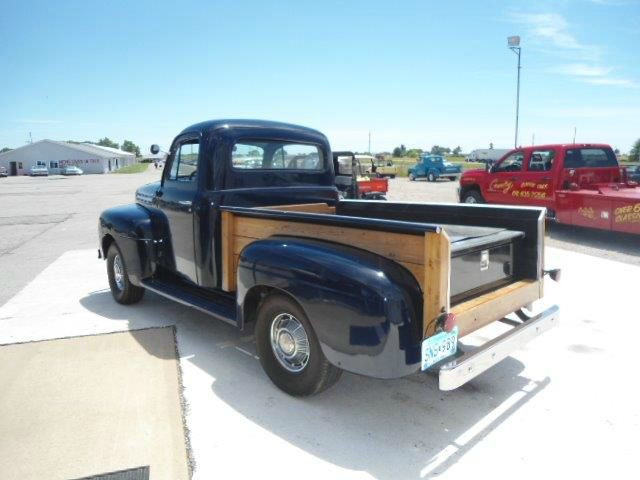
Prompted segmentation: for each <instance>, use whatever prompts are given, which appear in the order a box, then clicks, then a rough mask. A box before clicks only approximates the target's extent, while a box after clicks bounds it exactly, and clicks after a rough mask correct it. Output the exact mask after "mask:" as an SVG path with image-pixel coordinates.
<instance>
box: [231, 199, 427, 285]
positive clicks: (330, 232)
mask: <svg viewBox="0 0 640 480" xmlns="http://www.w3.org/2000/svg"><path fill="white" fill-rule="evenodd" d="M322 205H325V206H326V204H322ZM329 208H333V207H329ZM277 234H282V235H296V236H304V237H309V238H318V239H323V240H329V241H334V242H337V243H342V244H345V245H350V246H354V247H358V248H362V249H365V250H368V251H371V252H374V253H377V254H379V255H381V256H384V257H386V258H389V259H391V260H394V261H396V262H398V263H399V264H401V265H402V266H404V267H405V268H406V269H407V270H409V272H411V274H412V275H413V276H414V277H415V278H416V280H417V282H418V284H419V285H420V288H421V289H423V291H424V279H425V275H424V238H423V237H422V236H421V235H411V234H403V233H393V232H380V231H370V230H364V229H357V228H350V227H333V226H330V225H317V224H311V223H301V222H286V221H282V220H274V219H264V218H253V217H242V216H239V215H235V214H233V213H231V212H223V215H222V255H223V264H222V285H223V287H222V288H223V290H225V291H228V292H231V291H235V289H236V277H235V275H236V269H237V265H238V259H239V255H240V253H241V252H242V250H243V249H244V248H245V247H246V246H247V245H249V244H250V243H252V242H255V241H256V240H260V239H262V238H267V237H270V236H272V235H277Z"/></svg>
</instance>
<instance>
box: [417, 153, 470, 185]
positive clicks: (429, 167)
mask: <svg viewBox="0 0 640 480" xmlns="http://www.w3.org/2000/svg"><path fill="white" fill-rule="evenodd" d="M461 174H462V169H461V168H460V166H459V165H454V164H453V163H451V162H448V161H447V160H446V159H445V158H444V157H442V156H441V155H429V154H427V155H421V156H420V157H419V158H418V163H416V164H415V165H414V166H413V167H411V168H410V169H409V180H412V181H413V180H415V179H416V178H425V177H426V179H427V180H428V181H430V182H435V181H436V180H438V178H440V177H444V178H448V179H449V180H456V179H458V178H459V177H460V175H461Z"/></svg>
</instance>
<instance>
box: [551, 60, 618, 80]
mask: <svg viewBox="0 0 640 480" xmlns="http://www.w3.org/2000/svg"><path fill="white" fill-rule="evenodd" d="M611 70H613V69H612V68H608V67H598V66H594V65H587V64H586V63H572V64H569V65H562V66H560V67H558V68H556V69H555V71H556V72H557V73H562V74H564V75H572V76H575V77H602V76H605V75H608V74H609V73H611Z"/></svg>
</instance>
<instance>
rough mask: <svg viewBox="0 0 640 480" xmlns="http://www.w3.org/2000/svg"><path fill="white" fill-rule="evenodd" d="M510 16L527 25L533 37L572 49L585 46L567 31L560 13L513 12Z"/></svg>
mask: <svg viewBox="0 0 640 480" xmlns="http://www.w3.org/2000/svg"><path fill="white" fill-rule="evenodd" d="M512 18H513V20H514V21H515V22H516V23H520V24H522V25H525V26H526V27H528V28H529V30H530V32H531V33H532V34H533V35H534V36H535V37H538V38H539V39H540V40H546V41H549V42H551V43H552V44H553V45H554V46H556V47H560V48H569V49H574V50H582V49H586V48H587V47H586V45H583V44H582V43H580V42H579V41H578V39H577V38H576V37H575V36H574V35H573V34H571V33H570V32H569V24H568V23H567V21H566V20H565V19H564V17H563V16H562V15H559V14H557V13H514V14H513V15H512Z"/></svg>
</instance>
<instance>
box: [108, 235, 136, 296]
mask: <svg viewBox="0 0 640 480" xmlns="http://www.w3.org/2000/svg"><path fill="white" fill-rule="evenodd" d="M116 257H118V258H119V261H120V265H121V275H122V276H121V277H120V285H119V284H118V281H116V276H117V274H116V272H115V270H114V268H115V264H116ZM107 276H108V277H109V288H110V289H111V295H113V298H114V300H115V301H116V302H118V303H121V304H122V305H131V304H133V303H137V302H139V301H140V300H142V297H143V296H144V288H142V287H138V286H136V285H134V284H133V283H131V281H130V280H129V274H128V272H127V266H126V265H125V263H124V258H123V256H122V253H121V252H120V249H119V248H118V246H117V245H116V244H115V243H112V244H111V246H110V247H109V251H108V253H107Z"/></svg>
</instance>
